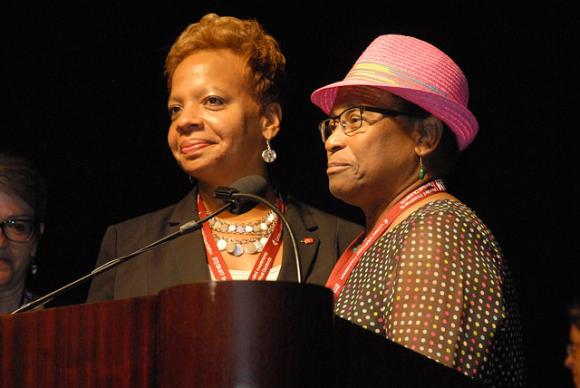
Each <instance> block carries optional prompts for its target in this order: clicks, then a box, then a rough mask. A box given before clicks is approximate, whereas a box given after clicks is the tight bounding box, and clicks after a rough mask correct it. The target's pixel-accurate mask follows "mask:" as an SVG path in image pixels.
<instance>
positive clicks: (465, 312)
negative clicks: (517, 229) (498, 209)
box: [335, 200, 526, 387]
mask: <svg viewBox="0 0 580 388" xmlns="http://www.w3.org/2000/svg"><path fill="white" fill-rule="evenodd" d="M335 311H336V313H337V314H338V315H339V316H340V317H342V318H345V319H347V320H349V321H351V322H353V323H356V324H358V325H360V326H362V327H364V328H365V329H367V330H371V331H373V332H375V333H376V334H379V335H382V336H385V337H386V338H388V339H390V340H392V341H395V342H397V343H400V344H402V345H404V346H406V347H407V348H409V349H412V350H414V351H416V352H419V353H421V354H423V355H425V356H427V357H429V358H431V359H433V360H435V361H438V362H440V363H442V364H445V365H447V366H449V367H452V368H454V369H456V370H458V371H459V372H461V373H464V374H465V375H467V376H470V377H473V378H477V379H480V380H483V381H484V382H485V383H487V384H490V385H492V386H510V387H519V386H525V383H526V380H525V372H524V358H523V353H522V339H521V328H520V323H519V315H518V312H517V305H516V295H515V293H514V291H513V285H512V283H511V279H510V276H509V272H508V270H507V267H506V265H505V262H504V260H503V257H502V253H501V250H500V248H499V246H498V244H497V242H496V240H495V238H494V237H493V235H492V234H491V232H490V231H489V229H487V227H486V226H485V225H484V224H483V223H482V221H481V220H480V219H479V218H478V217H477V216H476V215H475V214H474V213H473V211H472V210H470V209H469V208H467V207H466V206H465V205H463V204H462V203H460V202H457V201H452V200H440V201H434V202H431V203H429V204H427V205H425V206H423V207H422V208H420V209H418V210H417V211H415V212H414V213H413V214H411V215H410V216H409V217H407V218H406V219H405V220H404V221H403V222H401V223H400V224H398V225H396V226H395V227H394V228H392V229H391V230H389V231H388V232H387V233H385V234H384V235H383V236H381V237H380V238H379V239H378V240H377V241H376V242H375V244H374V245H373V246H372V247H371V248H370V249H369V250H368V251H367V252H366V253H365V254H364V255H363V257H362V258H361V260H360V261H359V263H358V264H357V266H356V267H355V268H354V270H353V271H352V273H351V275H350V277H349V279H348V281H347V283H346V285H345V287H344V289H343V291H342V293H341V294H340V297H339V299H338V301H337V303H336V307H335Z"/></svg>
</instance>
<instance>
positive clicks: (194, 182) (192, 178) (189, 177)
mask: <svg viewBox="0 0 580 388" xmlns="http://www.w3.org/2000/svg"><path fill="white" fill-rule="evenodd" d="M187 179H189V184H190V185H192V186H195V184H196V183H197V179H195V178H194V177H192V176H191V175H189V174H188V175H187Z"/></svg>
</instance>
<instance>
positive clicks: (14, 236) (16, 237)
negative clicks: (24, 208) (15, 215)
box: [0, 219, 36, 242]
mask: <svg viewBox="0 0 580 388" xmlns="http://www.w3.org/2000/svg"><path fill="white" fill-rule="evenodd" d="M0 228H1V229H2V233H3V234H4V236H5V237H6V239H8V240H9V241H13V242H27V241H30V240H32V237H33V236H34V233H35V232H36V221H33V220H27V219H9V220H5V221H2V222H0Z"/></svg>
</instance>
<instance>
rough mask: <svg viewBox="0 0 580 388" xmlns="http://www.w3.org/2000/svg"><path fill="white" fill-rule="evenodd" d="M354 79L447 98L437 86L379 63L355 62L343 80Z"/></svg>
mask: <svg viewBox="0 0 580 388" xmlns="http://www.w3.org/2000/svg"><path fill="white" fill-rule="evenodd" d="M354 79H356V80H364V81H369V82H372V83H373V84H376V85H377V86H395V87H403V88H410V89H419V90H423V91H428V92H431V93H435V94H438V95H440V96H443V97H447V98H449V97H448V96H447V95H446V93H444V92H443V91H441V90H440V89H439V88H436V87H435V86H433V85H429V84H427V83H425V82H422V81H420V80H418V79H416V78H414V77H411V76H410V75H409V74H408V73H406V72H404V71H401V70H399V69H397V68H394V67H391V66H387V65H382V64H379V63H373V62H358V63H356V64H355V65H354V66H353V67H352V69H350V71H349V72H348V74H347V75H346V77H345V81H351V80H354Z"/></svg>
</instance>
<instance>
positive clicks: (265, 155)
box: [262, 139, 278, 163]
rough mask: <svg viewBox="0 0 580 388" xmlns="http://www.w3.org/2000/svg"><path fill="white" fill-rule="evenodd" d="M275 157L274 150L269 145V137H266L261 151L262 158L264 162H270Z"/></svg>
mask: <svg viewBox="0 0 580 388" xmlns="http://www.w3.org/2000/svg"><path fill="white" fill-rule="evenodd" d="M277 157H278V155H276V151H274V150H273V149H272V148H271V147H270V139H266V149H265V150H264V151H262V159H264V162H266V163H272V162H273V161H274V160H276V158H277Z"/></svg>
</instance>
